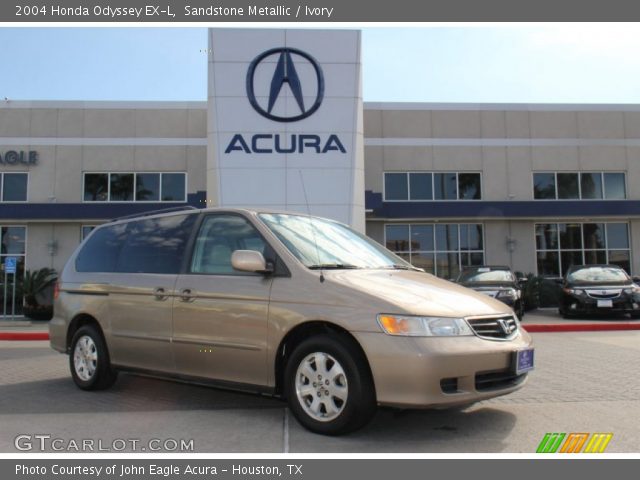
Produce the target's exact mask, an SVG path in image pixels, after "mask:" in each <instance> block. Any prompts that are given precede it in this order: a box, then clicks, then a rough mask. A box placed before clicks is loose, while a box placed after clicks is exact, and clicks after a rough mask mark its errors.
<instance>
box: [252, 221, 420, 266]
mask: <svg viewBox="0 0 640 480" xmlns="http://www.w3.org/2000/svg"><path fill="white" fill-rule="evenodd" d="M260 219H261V220H262V221H263V222H264V223H265V224H266V225H267V227H269V229H271V231H272V232H273V233H274V234H275V235H276V236H277V237H278V238H279V239H280V241H281V242H282V243H283V244H284V245H285V246H286V247H287V249H288V250H289V251H290V252H291V253H292V254H293V255H295V257H296V258H297V259H298V260H300V261H301V262H302V263H303V264H304V265H305V266H306V267H309V268H326V269H330V268H334V269H349V268H397V269H406V270H408V269H412V270H413V269H414V267H412V266H411V264H409V263H407V262H405V261H404V260H402V259H401V258H400V257H397V256H395V255H394V254H393V253H391V252H389V251H388V250H386V249H384V248H383V247H382V246H381V245H378V244H377V243H376V242H375V241H373V240H370V239H369V238H367V237H365V236H363V235H360V234H359V233H357V232H355V231H354V230H351V229H350V228H348V227H346V226H345V225H342V224H340V223H337V222H333V221H331V220H326V219H322V218H316V217H307V216H302V215H287V214H276V213H269V214H266V213H263V214H260Z"/></svg>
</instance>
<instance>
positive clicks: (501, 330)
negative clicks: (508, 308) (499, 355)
mask: <svg viewBox="0 0 640 480" xmlns="http://www.w3.org/2000/svg"><path fill="white" fill-rule="evenodd" d="M467 322H468V323H469V326H470V327H471V328H472V329H473V331H474V332H475V334H476V335H478V336H479V337H483V338H490V339H493V340H495V339H499V340H505V339H508V338H511V337H513V336H514V335H515V333H516V332H517V331H518V324H517V323H516V319H515V318H514V317H512V316H511V315H507V316H503V317H497V318H470V319H467Z"/></svg>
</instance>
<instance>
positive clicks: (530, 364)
mask: <svg viewBox="0 0 640 480" xmlns="http://www.w3.org/2000/svg"><path fill="white" fill-rule="evenodd" d="M533 352H534V350H533V348H527V349H524V350H517V351H516V352H514V355H513V371H514V372H515V373H516V375H520V374H521V373H525V372H528V371H531V370H533V369H534V354H533Z"/></svg>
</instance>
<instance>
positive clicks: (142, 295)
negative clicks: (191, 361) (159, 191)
mask: <svg viewBox="0 0 640 480" xmlns="http://www.w3.org/2000/svg"><path fill="white" fill-rule="evenodd" d="M197 218H198V216H197V215H194V214H191V215H171V216H164V217H155V218H147V219H143V220H138V221H133V222H130V223H129V224H128V228H127V240H126V242H125V243H124V245H123V247H122V249H121V251H120V255H119V257H118V263H117V267H116V272H117V273H116V274H114V275H113V276H112V282H111V285H110V287H109V290H110V295H109V305H110V312H109V317H110V319H111V345H110V351H111V356H112V361H113V363H115V364H119V365H125V366H131V367H136V368H142V369H148V370H157V371H163V372H174V371H175V362H174V360H173V354H172V351H171V346H170V342H171V333H172V303H173V297H174V294H175V284H176V279H177V276H178V272H179V271H180V268H181V266H182V261H183V257H184V252H185V251H186V249H187V246H188V242H189V238H190V236H191V234H192V231H193V227H194V224H195V222H196V219H197Z"/></svg>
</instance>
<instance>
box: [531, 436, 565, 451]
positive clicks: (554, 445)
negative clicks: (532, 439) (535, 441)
mask: <svg viewBox="0 0 640 480" xmlns="http://www.w3.org/2000/svg"><path fill="white" fill-rule="evenodd" d="M565 435H566V434H564V433H546V434H545V435H544V438H543V439H542V441H541V442H540V445H538V449H537V450H536V453H556V450H558V447H559V446H560V443H562V440H563V439H564V437H565Z"/></svg>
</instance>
